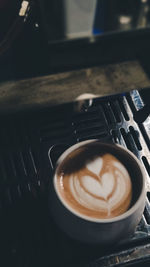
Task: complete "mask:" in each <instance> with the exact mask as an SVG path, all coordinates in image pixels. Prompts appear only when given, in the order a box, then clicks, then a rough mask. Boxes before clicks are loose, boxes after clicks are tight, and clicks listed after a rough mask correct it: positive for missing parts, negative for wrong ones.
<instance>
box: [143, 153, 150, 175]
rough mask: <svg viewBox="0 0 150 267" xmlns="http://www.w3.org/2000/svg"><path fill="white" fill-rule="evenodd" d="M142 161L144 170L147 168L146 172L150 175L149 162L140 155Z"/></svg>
mask: <svg viewBox="0 0 150 267" xmlns="http://www.w3.org/2000/svg"><path fill="white" fill-rule="evenodd" d="M142 161H143V163H144V166H145V168H146V170H147V172H148V175H149V176H150V165H149V163H148V160H147V158H146V157H145V156H143V157H142Z"/></svg>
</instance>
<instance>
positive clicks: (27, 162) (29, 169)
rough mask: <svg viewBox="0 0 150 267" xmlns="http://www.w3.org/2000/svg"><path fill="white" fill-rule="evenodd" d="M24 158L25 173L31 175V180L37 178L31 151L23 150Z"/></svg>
mask: <svg viewBox="0 0 150 267" xmlns="http://www.w3.org/2000/svg"><path fill="white" fill-rule="evenodd" d="M22 158H23V162H24V168H25V169H24V170H25V174H26V175H27V176H28V177H30V179H31V180H32V179H33V180H37V175H36V174H37V172H36V170H35V166H34V165H33V161H32V158H31V154H30V151H23V152H22Z"/></svg>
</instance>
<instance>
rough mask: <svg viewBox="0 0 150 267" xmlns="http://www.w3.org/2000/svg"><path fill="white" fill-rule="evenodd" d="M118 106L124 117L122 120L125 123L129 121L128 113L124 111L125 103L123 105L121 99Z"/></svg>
mask: <svg viewBox="0 0 150 267" xmlns="http://www.w3.org/2000/svg"><path fill="white" fill-rule="evenodd" d="M118 104H119V106H120V110H121V112H122V114H123V116H124V119H125V120H126V121H129V116H128V113H127V110H126V106H125V103H123V99H119V101H118Z"/></svg>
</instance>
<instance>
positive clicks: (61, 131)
mask: <svg viewBox="0 0 150 267" xmlns="http://www.w3.org/2000/svg"><path fill="white" fill-rule="evenodd" d="M69 133H70V130H69V129H68V128H67V127H65V128H57V129H55V128H51V130H50V131H48V132H44V133H41V135H40V141H41V142H46V141H49V140H51V141H53V142H54V141H56V140H62V139H64V138H66V137H68V135H69Z"/></svg>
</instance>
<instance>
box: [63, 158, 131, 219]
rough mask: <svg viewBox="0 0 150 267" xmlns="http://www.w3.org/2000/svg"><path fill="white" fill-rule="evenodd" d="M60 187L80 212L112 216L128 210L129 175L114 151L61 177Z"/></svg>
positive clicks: (129, 196) (97, 215)
mask: <svg viewBox="0 0 150 267" xmlns="http://www.w3.org/2000/svg"><path fill="white" fill-rule="evenodd" d="M58 180H59V183H58V184H59V190H60V193H61V194H62V196H63V198H64V199H65V201H66V202H67V203H68V204H69V205H70V206H71V207H72V208H73V209H74V210H76V211H77V212H79V213H81V214H84V215H87V216H90V217H95V218H111V217H114V216H118V215H120V214H122V213H123V212H125V211H126V210H127V209H128V207H129V205H130V202H131V194H132V184H131V179H130V176H129V174H128V172H127V170H126V168H125V167H124V166H123V164H122V163H121V162H119V160H118V159H116V158H115V157H114V156H113V155H111V154H105V155H103V156H99V157H97V158H96V159H94V160H92V161H90V162H88V163H87V164H86V165H85V166H84V167H82V168H81V169H79V170H78V171H76V172H73V173H70V174H66V175H63V176H60V177H59V179H58Z"/></svg>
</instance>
